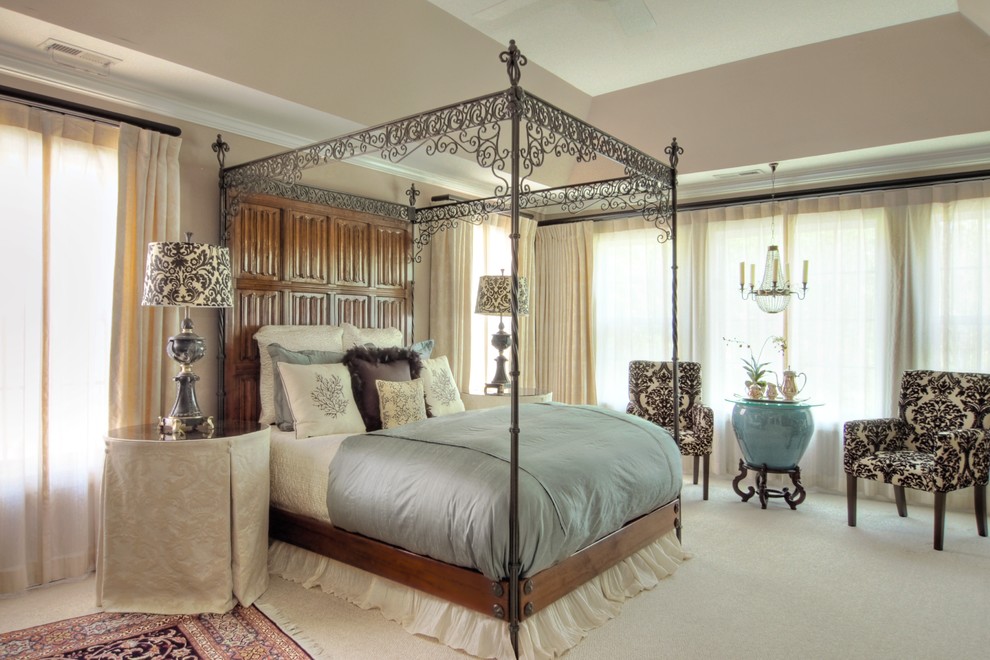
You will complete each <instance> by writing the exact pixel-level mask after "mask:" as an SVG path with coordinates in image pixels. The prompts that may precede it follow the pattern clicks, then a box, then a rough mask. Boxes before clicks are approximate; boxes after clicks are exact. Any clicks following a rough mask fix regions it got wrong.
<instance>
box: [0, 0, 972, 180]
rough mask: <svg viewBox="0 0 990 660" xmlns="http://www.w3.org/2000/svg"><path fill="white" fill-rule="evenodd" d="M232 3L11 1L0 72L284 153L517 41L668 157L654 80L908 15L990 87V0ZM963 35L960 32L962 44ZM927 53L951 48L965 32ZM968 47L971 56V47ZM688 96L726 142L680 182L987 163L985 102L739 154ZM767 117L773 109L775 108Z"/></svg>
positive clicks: (491, 73)
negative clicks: (74, 57) (942, 116)
mask: <svg viewBox="0 0 990 660" xmlns="http://www.w3.org/2000/svg"><path fill="white" fill-rule="evenodd" d="M383 6H384V7H385V8H386V9H387V11H383ZM229 7H230V5H229V4H226V5H225V3H202V2H201V1H200V0H174V2H171V3H168V4H167V5H163V4H162V3H160V2H157V1H156V0H88V1H87V2H86V3H79V2H76V1H75V0H0V84H7V85H10V86H17V85H16V83H17V81H28V82H30V83H32V84H38V85H43V87H44V89H46V90H52V95H59V94H61V93H63V92H64V93H67V94H68V95H74V96H82V97H84V100H85V99H94V100H95V102H96V104H99V103H109V104H112V106H113V107H115V108H119V107H123V108H124V109H133V110H134V111H136V112H137V113H138V114H140V113H150V114H153V115H156V116H164V117H172V118H175V119H178V120H183V121H189V122H193V123H196V124H200V125H203V126H208V127H212V128H214V129H216V130H218V131H222V132H232V133H236V134H238V135H242V136H245V137H250V138H255V139H258V140H262V141H264V142H268V143H271V144H274V145H276V146H277V147H279V148H286V149H287V148H296V147H299V146H302V145H304V144H308V143H311V142H314V141H317V140H321V139H325V138H327V137H332V136H335V135H339V134H342V133H347V132H350V131H353V130H356V129H359V128H363V127H366V126H370V125H375V124H378V123H381V122H383V121H387V120H390V119H395V118H397V117H402V116H406V115H410V114H414V113H417V112H420V111H423V110H425V109H428V108H431V107H436V106H438V105H442V104H444V103H452V102H456V101H460V100H462V99H466V98H473V97H475V96H479V95H481V94H486V93H489V92H492V91H494V90H497V89H501V88H504V87H505V71H504V68H503V67H501V65H497V64H496V65H495V66H493V65H492V63H493V61H494V57H495V55H497V53H498V52H499V51H500V50H504V48H505V45H506V44H507V43H508V40H509V39H515V40H516V41H517V43H519V44H520V45H521V47H522V48H523V52H524V54H525V55H526V57H527V58H528V60H529V65H528V66H527V67H526V71H525V80H524V85H525V86H526V87H527V89H530V90H538V93H539V94H540V96H541V97H543V98H544V99H546V100H548V101H550V102H551V103H554V104H556V105H558V106H559V107H561V108H563V109H565V110H567V111H568V112H570V113H572V114H574V115H575V116H578V117H580V118H584V119H588V120H589V121H592V123H595V124H596V125H598V126H602V127H603V128H604V129H605V130H607V131H609V132H613V133H614V134H616V135H617V136H619V137H620V139H623V140H625V141H627V142H629V143H631V144H633V145H635V146H640V147H641V148H643V149H644V150H646V151H648V152H649V153H651V154H652V155H654V156H655V157H658V158H663V154H662V147H663V144H666V143H669V138H666V137H665V138H663V139H664V140H665V142H659V143H658V142H657V139H658V138H657V133H658V130H657V128H656V126H657V124H658V123H659V124H661V125H665V124H666V123H668V122H669V123H671V124H673V125H675V127H676V126H678V125H679V124H680V123H682V120H681V118H679V117H678V116H677V115H676V113H672V112H667V114H668V115H670V116H667V115H663V114H662V113H659V112H657V110H658V109H654V108H652V107H651V108H649V110H650V112H653V113H654V115H657V114H659V118H657V116H650V117H649V118H648V119H646V120H643V121H639V120H634V119H633V116H634V115H635V114H636V112H639V111H642V110H643V109H644V108H643V107H642V106H643V102H642V101H641V99H643V98H646V97H644V94H648V93H649V90H651V89H654V88H658V89H663V90H668V89H673V90H674V93H675V95H676V94H678V93H681V92H680V90H681V89H685V90H688V89H693V88H692V87H691V85H692V84H693V83H694V82H695V81H696V80H702V81H703V80H705V79H708V78H711V77H712V76H715V75H718V74H721V75H723V76H728V80H729V81H730V82H731V78H732V76H733V75H734V72H736V71H742V70H743V69H741V68H740V67H748V68H746V71H747V74H746V75H752V74H751V72H752V71H753V70H755V69H756V68H757V67H762V66H764V64H768V65H773V64H774V63H776V62H779V61H791V60H795V58H794V57H792V54H804V56H805V57H810V58H811V61H812V62H813V61H814V58H815V56H816V55H815V54H816V53H819V52H821V53H826V54H828V56H829V57H833V56H834V53H835V52H837V51H838V52H845V51H848V52H855V48H856V47H857V46H858V45H860V44H861V42H862V41H863V40H866V39H872V38H873V35H885V34H888V33H889V30H896V29H898V26H902V27H903V28H904V29H908V30H910V29H912V26H925V25H929V24H930V22H931V21H932V20H935V21H939V20H943V22H941V23H938V25H939V26H942V25H944V24H945V23H944V20H948V21H949V23H950V24H951V26H952V27H953V28H954V29H955V30H959V29H961V30H962V31H963V33H964V37H965V39H962V41H967V40H968V41H969V42H974V41H975V42H976V47H977V49H978V50H977V51H976V52H977V53H978V54H979V58H977V59H980V62H978V63H977V64H978V65H979V67H983V68H979V67H977V68H975V69H974V71H975V73H973V74H967V75H973V76H975V77H976V78H977V79H979V80H981V81H982V83H981V84H982V85H983V88H985V87H986V85H985V81H986V80H987V79H988V75H990V56H986V57H984V56H985V55H986V53H988V52H990V36H988V35H987V33H988V32H990V0H829V1H828V2H821V0H748V1H747V2H745V3H739V2H726V1H725V0H691V1H690V2H685V1H675V0H391V1H390V2H384V3H383V2H367V1H366V0H282V2H280V3H274V2H270V0H239V1H238V2H237V8H238V11H237V12H236V13H234V12H230V10H229ZM959 17H962V18H963V19H965V20H957V19H958V18H959ZM926 21H928V23H926ZM963 24H964V27H962V28H960V25H963ZM965 26H968V27H965ZM973 26H976V28H978V29H974V27H973ZM885 30H886V31H885ZM906 34H908V35H910V34H913V33H906ZM919 34H921V35H925V34H927V33H925V32H920V33H919ZM954 35H955V32H953V34H952V35H947V36H946V37H945V38H946V39H947V40H949V41H950V42H951V41H952V40H953V39H955V36H954ZM974 35H979V36H977V37H974ZM53 38H54V39H57V40H59V41H61V42H63V43H68V44H71V45H74V46H77V47H79V48H80V49H83V50H88V51H92V52H93V53H96V54H98V55H106V56H108V57H109V58H110V59H112V60H114V63H113V64H111V65H109V66H107V67H105V68H103V69H101V70H97V71H94V70H86V69H87V67H86V66H83V67H81V68H80V67H79V66H72V65H66V64H65V63H64V62H60V61H58V59H57V58H55V57H53V55H52V53H51V52H50V51H46V50H45V49H44V48H43V44H44V43H46V42H47V41H48V40H49V39H53ZM981 39H982V41H981ZM984 42H985V43H984ZM881 43H882V42H881ZM834 44H842V46H841V47H837V46H835V45H834ZM846 44H849V47H847V46H846ZM930 47H931V48H934V49H936V50H942V51H944V50H946V49H950V50H951V47H952V44H951V43H949V44H944V43H935V44H932V45H930ZM880 48H881V49H882V46H881V47H880ZM816 49H822V50H816ZM829 49H831V50H829ZM980 49H982V50H980ZM960 52H962V53H964V54H966V55H964V57H969V55H968V54H969V53H971V52H973V51H972V49H970V50H965V51H960ZM951 56H953V53H949V54H947V55H946V57H949V58H950V59H951ZM981 58H982V59H981ZM926 59H930V58H926ZM970 59H973V58H972V57H970ZM983 60H986V62H984V61H983ZM337 63H346V65H337ZM984 64H986V65H987V66H984ZM857 65H858V63H857V62H855V61H854V62H852V63H851V64H850V65H847V66H853V67H855V66H857ZM89 68H90V69H92V67H89ZM96 68H97V69H99V68H100V67H98V66H97V67H96ZM768 70H769V69H768ZM852 73H855V71H852ZM798 75H801V74H800V72H799V73H798ZM725 80H726V78H725V77H723V78H722V79H721V80H720V81H719V83H718V84H719V85H721V86H725V85H726V83H725ZM11 81H13V82H11ZM783 89H784V92H785V93H786V85H785V86H783ZM751 91H752V90H751ZM756 91H759V90H758V89H757V90H756ZM892 91H896V90H892ZM932 93H933V94H935V93H941V92H940V91H939V90H934V91H933V92H932ZM833 96H835V95H833ZM682 98H683V100H682V102H681V105H682V106H683V107H682V108H680V111H681V112H682V114H686V115H688V118H689V119H690V118H691V116H692V115H698V118H697V121H698V122H701V124H702V128H701V129H694V130H695V132H694V134H692V135H690V137H691V139H692V144H694V145H698V146H700V143H701V142H702V141H703V139H709V140H710V142H711V145H710V146H709V152H710V153H714V152H718V154H719V155H724V157H722V158H711V157H709V158H708V159H707V160H706V159H704V158H701V156H702V155H704V149H701V148H696V149H695V151H694V152H692V155H698V160H696V161H688V160H685V161H683V162H684V163H690V165H688V167H686V168H685V169H684V171H682V175H681V185H682V190H683V191H685V193H686V194H685V196H687V197H690V196H692V195H694V196H698V197H705V196H715V195H722V194H725V195H732V194H745V193H748V192H753V191H762V190H763V189H764V188H765V187H766V183H767V179H768V174H769V168H768V167H767V166H766V162H767V161H768V160H779V161H781V167H780V168H779V171H778V175H777V182H778V187H779V188H780V189H785V188H787V187H788V186H789V185H790V186H794V185H797V186H806V185H822V184H827V183H830V182H832V181H838V180H842V181H846V180H849V179H851V178H856V177H859V178H878V177H879V178H883V177H890V176H897V175H903V174H905V173H911V172H914V171H917V169H918V163H924V164H925V167H926V168H928V169H936V170H937V169H938V168H940V167H952V168H956V169H960V168H961V169H977V168H988V167H990V121H987V120H986V119H985V117H987V113H986V112H985V111H983V112H982V113H979V112H978V109H973V110H972V111H971V112H972V113H975V114H977V115H979V116H978V117H977V119H976V120H975V121H973V120H970V121H969V122H968V123H967V122H961V123H960V124H959V125H961V126H963V128H962V129H958V130H957V129H956V128H955V126H956V125H955V124H952V123H950V122H946V125H945V126H944V127H943V126H940V125H939V126H937V128H933V129H931V130H929V131H928V132H924V131H922V132H920V133H918V134H915V133H912V132H901V133H897V132H892V133H891V136H892V137H891V136H883V137H874V136H875V134H877V133H878V132H880V131H878V129H883V128H884V126H885V125H886V124H887V123H896V122H888V121H887V118H886V117H883V116H880V117H878V118H877V117H875V118H874V120H875V121H877V122H879V123H876V124H874V125H872V126H871V125H868V124H867V125H866V126H865V128H864V129H862V130H861V132H862V133H863V134H865V135H867V138H866V139H859V140H857V139H853V138H852V137H849V136H848V135H845V134H843V136H842V137H847V138H849V139H845V140H842V139H835V140H831V139H826V140H825V141H824V142H821V141H820V142H819V143H818V144H816V145H815V146H813V147H808V148H806V149H804V150H802V148H798V147H797V146H795V145H796V144H797V142H798V139H797V138H799V137H801V135H802V134H803V133H808V132H809V131H807V130H806V129H804V128H802V129H801V130H800V131H796V132H792V133H791V134H788V133H787V132H786V131H782V132H781V134H780V136H778V142H779V144H776V143H774V140H773V139H769V140H766V139H763V138H762V136H756V137H754V136H747V135H746V132H747V129H746V128H743V129H742V130H739V129H736V128H734V127H733V130H734V133H733V134H734V135H735V136H740V137H743V138H746V137H750V138H753V140H752V141H751V142H746V141H745V140H743V141H742V143H741V144H740V145H736V151H737V152H738V153H732V152H731V149H729V146H730V145H729V144H728V143H727V142H726V141H725V138H724V137H723V136H722V135H721V134H718V133H717V131H715V130H712V129H716V128H719V127H723V126H727V125H729V124H731V123H732V122H733V121H734V117H733V115H732V114H731V113H730V114H723V115H719V116H716V117H713V118H711V119H710V120H709V119H708V117H707V116H705V117H701V115H702V114H704V112H707V111H709V110H711V109H712V108H713V107H714V108H715V109H716V110H717V109H718V108H717V107H716V106H717V105H718V103H719V101H716V102H715V103H712V102H710V101H708V100H707V99H706V98H702V97H699V98H698V99H695V98H693V96H692V94H690V93H684V96H683V97H682ZM715 98H717V97H715ZM798 101H800V99H798ZM693 102H697V103H699V104H700V105H699V106H698V108H695V107H694V106H692V105H691V103H693ZM650 103H652V101H651V102H650ZM846 105H848V104H846ZM973 105H975V104H973ZM739 107H740V109H739V110H738V111H736V110H734V109H733V112H734V113H735V115H738V117H739V118H740V121H741V123H742V125H743V126H744V127H746V126H747V125H750V126H754V128H752V130H753V131H754V132H757V129H756V128H755V124H752V123H751V122H752V118H753V116H752V115H744V111H743V109H742V107H743V104H740V106H739ZM840 107H841V106H840ZM982 107H984V108H985V107H986V105H985V104H984V105H983V106H982ZM603 109H604V110H603ZM659 110H660V111H663V110H664V108H662V107H661V108H659ZM723 110H724V108H723ZM753 112H760V113H763V114H766V113H765V108H757V109H756V110H754V111H753ZM794 112H795V114H796V115H797V114H800V112H803V111H794ZM905 112H906V113H907V114H908V115H909V114H910V113H909V112H908V111H905ZM828 113H829V114H836V113H835V112H833V111H831V110H829V111H828ZM867 114H869V113H867ZM785 116H786V115H785ZM909 118H910V117H909ZM854 119H855V118H854ZM770 121H771V125H773V123H772V122H773V121H777V120H775V119H774V118H772V117H771V118H770ZM812 121H815V122H817V123H819V124H821V123H822V122H821V120H820V119H812ZM912 121H913V124H914V125H915V126H923V125H927V124H928V123H931V124H938V123H939V122H937V121H932V122H928V121H927V120H926V119H924V118H921V119H917V118H915V119H912ZM598 122H602V123H598ZM776 125H777V126H781V127H783V126H785V125H784V124H783V123H781V122H780V121H777V124H776ZM676 130H677V131H679V132H678V135H679V137H681V136H680V131H681V130H682V129H680V128H676ZM843 131H844V132H849V131H845V129H843ZM684 132H688V133H690V131H689V130H686V129H685V131H684ZM660 133H664V134H665V135H666V132H665V131H660ZM929 135H931V136H932V137H930V138H929V137H928V136H929ZM683 137H688V136H687V135H685V136H683ZM827 137H829V138H830V137H831V136H827ZM821 144H825V145H826V146H825V147H824V148H823V147H822V146H821ZM754 145H755V146H754ZM723 147H725V148H723ZM791 147H794V148H791ZM778 154H779V155H778ZM699 162H700V163H703V165H702V166H701V167H699V166H698V163H699ZM373 166H374V167H377V168H380V169H384V170H387V171H392V172H393V173H398V174H401V175H402V176H407V177H408V176H413V175H416V174H419V175H424V176H427V178H428V177H432V183H435V184H436V185H439V186H442V187H444V188H447V189H450V190H453V191H455V192H456V191H459V192H464V193H467V194H483V193H482V190H483V188H484V184H482V183H480V182H478V181H472V180H471V179H470V178H467V179H465V178H463V174H464V172H463V171H462V170H461V169H459V168H457V167H456V166H455V167H453V168H452V169H450V170H447V171H441V172H436V171H433V172H428V170H429V169H434V170H435V168H433V167H432V166H431V167H430V168H422V167H421V166H420V163H418V162H417V161H416V159H415V158H413V159H410V160H408V161H407V162H405V163H403V164H402V168H401V171H397V170H396V169H395V168H392V167H391V166H389V165H387V164H381V163H377V164H374V165H373ZM475 169H477V168H475Z"/></svg>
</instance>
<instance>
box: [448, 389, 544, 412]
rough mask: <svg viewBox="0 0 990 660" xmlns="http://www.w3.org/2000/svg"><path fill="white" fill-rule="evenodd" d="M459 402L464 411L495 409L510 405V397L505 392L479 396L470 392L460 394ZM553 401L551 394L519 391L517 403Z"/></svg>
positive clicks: (537, 391)
mask: <svg viewBox="0 0 990 660" xmlns="http://www.w3.org/2000/svg"><path fill="white" fill-rule="evenodd" d="M461 401H463V402H464V409H465V410H478V409H480V408H496V407H498V406H508V405H510V404H511V403H512V396H511V395H510V394H509V393H508V392H505V393H503V394H480V393H476V392H475V393H472V392H461ZM551 401H553V392H543V391H541V390H535V389H522V390H519V403H520V404H522V403H549V402H551Z"/></svg>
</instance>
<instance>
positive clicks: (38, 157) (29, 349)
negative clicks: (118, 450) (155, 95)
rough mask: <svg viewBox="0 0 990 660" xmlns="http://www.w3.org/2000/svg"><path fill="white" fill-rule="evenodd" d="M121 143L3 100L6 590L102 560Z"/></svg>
mask: <svg viewBox="0 0 990 660" xmlns="http://www.w3.org/2000/svg"><path fill="white" fill-rule="evenodd" d="M117 135H118V130H117V128H116V127H115V126H108V125H105V124H101V123H96V122H92V121H88V120H85V119H80V118H77V117H66V116H64V115H61V114H58V113H52V112H46V111H42V110H39V109H37V108H30V107H28V106H26V105H22V104H19V103H10V102H5V101H0V222H2V227H3V236H4V241H5V244H6V245H7V246H8V247H9V249H8V250H7V251H6V253H5V255H4V258H3V259H2V260H0V280H2V281H3V282H5V283H6V284H7V285H8V286H7V287H5V292H4V312H3V314H2V315H0V593H10V592H16V591H21V590H23V589H26V588H27V587H30V586H34V585H40V584H45V583H48V582H53V581H56V580H61V579H65V578H70V577H76V576H80V575H83V574H85V573H86V572H87V571H89V570H92V568H93V566H94V561H95V550H96V543H95V539H96V528H97V515H98V507H99V490H100V473H101V470H102V465H103V443H102V435H103V434H104V433H105V431H106V416H107V398H106V391H107V362H108V360H109V354H108V351H109V339H108V336H109V328H110V316H111V306H110V300H111V298H110V290H111V281H112V276H113V275H112V262H113V241H114V238H113V237H114V229H115V225H114V221H113V218H114V211H115V208H116V174H117V169H116V167H117V158H116V149H117Z"/></svg>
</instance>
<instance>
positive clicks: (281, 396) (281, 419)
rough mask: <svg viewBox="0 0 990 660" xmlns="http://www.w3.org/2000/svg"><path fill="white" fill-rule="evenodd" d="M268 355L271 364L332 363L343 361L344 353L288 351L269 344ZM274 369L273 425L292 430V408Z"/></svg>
mask: <svg viewBox="0 0 990 660" xmlns="http://www.w3.org/2000/svg"><path fill="white" fill-rule="evenodd" d="M268 355H269V356H270V357H271V359H272V364H273V365H278V364H279V363H280V362H289V363H291V364H333V363H338V362H343V360H344V354H343V353H338V352H337V351H310V350H305V351H290V350H289V349H287V348H285V347H283V346H282V345H281V344H269V345H268ZM273 371H274V377H275V378H274V384H273V392H272V394H274V397H273V398H274V400H275V425H276V426H277V427H278V428H279V430H281V431H293V430H295V429H294V428H293V420H292V410H291V409H290V408H289V402H288V401H286V399H285V386H284V385H283V384H282V374H281V373H280V372H279V370H278V368H277V366H276V368H274V369H273Z"/></svg>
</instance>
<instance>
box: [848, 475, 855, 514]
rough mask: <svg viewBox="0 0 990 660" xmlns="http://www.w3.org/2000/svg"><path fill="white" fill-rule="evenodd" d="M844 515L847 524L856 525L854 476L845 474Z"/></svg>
mask: <svg viewBox="0 0 990 660" xmlns="http://www.w3.org/2000/svg"><path fill="white" fill-rule="evenodd" d="M846 515H847V517H848V519H849V526H850V527H855V526H856V477H854V476H853V475H851V474H846Z"/></svg>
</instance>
